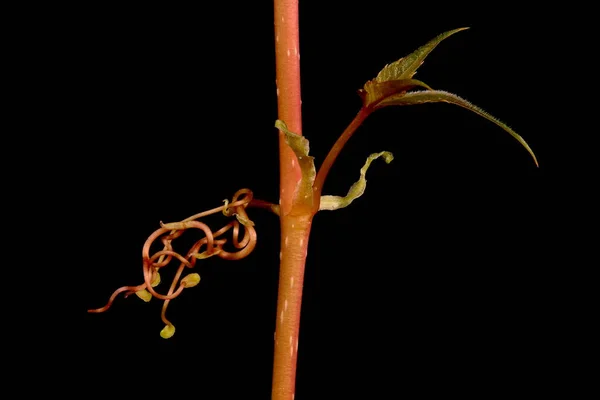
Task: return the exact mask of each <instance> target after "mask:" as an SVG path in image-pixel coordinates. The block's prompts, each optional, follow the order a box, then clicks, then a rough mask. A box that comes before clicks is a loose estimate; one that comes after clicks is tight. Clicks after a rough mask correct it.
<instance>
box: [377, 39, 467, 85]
mask: <svg viewBox="0 0 600 400" xmlns="http://www.w3.org/2000/svg"><path fill="white" fill-rule="evenodd" d="M466 29H469V28H458V29H454V30H451V31H448V32H444V33H442V34H440V35H438V36H436V37H435V38H433V39H432V40H430V41H429V42H428V43H427V44H425V45H423V46H421V47H419V48H418V49H417V50H415V51H414V52H412V53H411V54H409V55H408V56H406V57H403V58H401V59H399V60H398V61H396V62H393V63H391V64H388V65H386V66H385V67H383V69H382V70H381V71H380V72H379V74H377V77H376V78H375V81H376V82H387V81H391V80H398V79H410V78H412V77H413V75H414V74H415V73H416V72H417V69H418V68H419V67H420V66H421V64H423V60H425V57H427V56H428V55H429V53H431V51H432V50H433V49H435V47H436V46H437V45H438V44H439V43H440V42H441V41H442V40H444V39H446V38H447V37H448V36H451V35H454V34H455V33H457V32H460V31H464V30H466Z"/></svg>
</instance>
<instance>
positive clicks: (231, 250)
mask: <svg viewBox="0 0 600 400" xmlns="http://www.w3.org/2000/svg"><path fill="white" fill-rule="evenodd" d="M266 204H269V203H266V202H264V201H260V200H253V194H252V191H250V190H249V189H241V190H239V191H237V192H236V193H235V194H234V195H233V198H232V199H231V201H228V200H225V201H224V204H223V205H222V206H220V207H215V208H213V209H211V210H207V211H203V212H201V213H198V214H194V215H192V216H190V217H188V218H186V219H184V220H182V221H179V222H171V223H166V224H163V223H162V222H161V227H160V228H159V229H157V230H155V231H154V232H153V233H152V234H151V235H150V236H149V237H148V239H146V242H145V243H144V246H143V248H142V271H143V276H144V282H143V283H142V284H140V285H137V286H123V287H121V288H119V289H117V290H115V291H114V292H113V294H112V295H111V296H110V298H109V300H108V303H107V304H106V305H105V306H104V307H101V308H96V309H91V310H88V312H90V313H101V312H105V311H106V310H108V309H109V308H110V307H111V305H112V303H113V302H114V300H115V299H116V297H117V296H118V295H119V294H121V293H125V297H128V296H129V295H131V294H132V293H135V294H137V295H138V296H139V297H140V298H142V299H143V300H144V301H149V300H150V299H151V298H152V297H156V298H157V299H160V300H163V301H164V303H163V306H162V311H161V319H162V321H163V322H164V323H165V327H164V328H163V330H162V331H161V336H162V337H163V338H169V337H171V336H173V334H174V333H175V326H174V325H173V324H172V323H171V321H169V320H168V319H167V317H166V311H167V307H168V305H169V303H170V301H171V300H173V299H174V298H176V297H177V296H179V295H180V294H181V292H182V291H183V289H185V288H186V287H193V286H196V284H198V282H199V281H200V275H199V274H197V273H189V274H187V275H186V276H183V275H184V271H185V270H186V269H192V268H194V267H195V266H196V262H197V261H198V260H202V259H204V258H209V257H213V256H215V257H220V258H222V259H225V260H241V259H242V258H244V257H246V256H248V254H250V253H251V252H252V250H254V248H255V246H256V240H257V236H256V230H255V229H254V223H253V222H252V220H250V218H249V217H248V214H247V213H246V208H247V207H248V206H255V207H260V208H267V207H266ZM219 212H221V213H222V214H223V215H224V216H225V217H227V218H229V219H230V220H229V222H227V224H225V225H224V226H223V227H221V228H220V229H218V230H217V231H213V230H211V229H210V227H209V226H208V225H207V224H205V223H204V222H201V221H199V219H200V218H202V217H205V216H208V215H211V214H216V213H219ZM187 232H190V233H194V234H198V233H200V234H201V235H202V237H200V238H199V239H198V240H197V241H196V242H194V244H193V245H192V246H191V247H190V249H189V250H188V251H187V252H186V253H185V255H183V254H182V253H179V252H177V251H176V250H175V249H174V247H173V241H174V240H175V239H178V238H180V237H181V236H183V234H184V233H187ZM226 234H230V235H231V239H229V238H227V237H225V236H226ZM157 243H160V244H162V250H158V251H155V252H153V253H152V252H151V249H152V247H153V246H154V245H155V244H157ZM226 248H227V249H226ZM171 263H178V267H177V271H176V273H175V276H174V278H173V280H172V282H171V285H170V287H169V290H168V291H167V293H166V294H164V293H159V292H158V291H157V290H156V289H155V287H156V286H158V285H159V283H160V274H159V271H160V270H161V269H162V268H165V267H167V266H168V265H170V264H171Z"/></svg>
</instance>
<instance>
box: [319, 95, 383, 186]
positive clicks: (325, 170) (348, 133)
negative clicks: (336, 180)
mask: <svg viewBox="0 0 600 400" xmlns="http://www.w3.org/2000/svg"><path fill="white" fill-rule="evenodd" d="M372 111H373V110H372V109H371V108H365V107H363V108H361V109H360V111H359V112H358V114H356V116H355V117H354V119H353V120H352V122H350V125H348V126H347V127H346V129H345V130H344V132H342V134H341V135H340V137H339V138H338V140H337V141H336V142H335V144H334V145H333V147H331V150H329V153H328V154H327V157H325V160H324V161H323V164H321V167H319V172H318V173H317V177H316V178H315V183H314V185H313V187H314V188H315V191H314V193H315V196H321V191H322V190H323V184H324V183H325V179H326V178H327V175H328V174H329V171H330V170H331V167H332V166H333V163H334V162H335V160H336V159H337V157H338V155H339V154H340V152H341V151H342V149H343V148H344V146H345V145H346V142H348V140H350V138H351V137H352V135H353V134H354V132H356V130H357V129H358V127H359V126H360V125H361V124H362V123H363V122H364V120H365V119H366V118H367V117H368V116H369V114H371V112H372Z"/></svg>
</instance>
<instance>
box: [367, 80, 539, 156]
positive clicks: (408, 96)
mask: <svg viewBox="0 0 600 400" xmlns="http://www.w3.org/2000/svg"><path fill="white" fill-rule="evenodd" d="M440 102H445V103H450V104H456V105H457V106H461V107H464V108H466V109H467V110H469V111H473V112H474V113H475V114H477V115H479V116H481V117H483V118H485V119H487V120H488V121H491V122H493V123H494V124H496V125H498V126H499V127H500V128H502V129H504V130H505V131H506V132H508V133H509V134H510V135H511V136H512V137H514V138H515V139H516V140H517V141H518V142H519V143H521V145H522V146H523V147H525V149H526V150H527V151H528V152H529V154H531V157H533V161H534V162H535V165H536V166H538V167H539V164H538V161H537V158H536V156H535V154H534V153H533V150H531V147H529V145H528V144H527V142H525V139H523V138H522V137H521V136H520V135H519V134H517V133H516V132H515V131H513V130H512V129H511V128H510V127H509V126H508V125H506V124H505V123H504V122H502V121H500V120H499V119H497V118H496V117H494V116H492V115H491V114H489V113H488V112H486V111H484V110H482V109H481V108H479V107H477V106H476V105H474V104H472V103H470V102H468V101H467V100H465V99H463V98H461V97H458V96H457V95H455V94H452V93H449V92H444V91H442V90H429V91H418V92H409V93H405V94H401V95H395V96H391V97H388V98H386V99H384V100H382V101H381V102H380V103H379V104H377V105H376V106H375V109H379V108H382V107H386V106H394V105H398V106H407V105H413V104H423V103H440Z"/></svg>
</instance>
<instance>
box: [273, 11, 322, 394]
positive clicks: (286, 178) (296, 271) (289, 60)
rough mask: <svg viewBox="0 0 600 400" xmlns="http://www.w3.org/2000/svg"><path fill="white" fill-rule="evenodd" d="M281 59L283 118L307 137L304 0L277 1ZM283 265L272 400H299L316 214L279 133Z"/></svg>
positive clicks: (279, 86) (279, 77)
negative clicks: (304, 202)
mask: <svg viewBox="0 0 600 400" xmlns="http://www.w3.org/2000/svg"><path fill="white" fill-rule="evenodd" d="M274 18H275V21H274V22H275V60H276V84H277V107H278V118H279V119H280V120H282V121H284V122H285V123H286V125H287V127H288V129H290V130H291V131H292V132H294V133H296V134H299V135H301V134H302V113H301V104H302V101H301V96H300V94H301V92H300V41H299V27H298V0H275V1H274ZM279 165H280V186H279V196H280V201H279V203H280V210H279V217H280V223H281V254H280V257H281V265H280V270H279V271H280V272H279V292H278V301H277V325H276V331H275V356H274V362H273V388H272V397H271V398H272V400H293V398H294V394H295V385H296V362H297V346H298V333H299V330H300V308H301V304H302V284H303V281H304V266H305V260H306V249H307V245H308V236H309V234H310V221H311V220H312V216H313V213H314V211H313V210H307V209H300V208H299V207H297V206H298V204H294V194H295V192H296V185H297V183H298V180H299V179H300V177H301V171H300V166H299V164H298V162H297V160H296V155H295V154H294V152H293V151H292V149H291V148H290V147H289V146H288V144H287V143H286V141H285V137H284V135H283V133H282V132H280V133H279Z"/></svg>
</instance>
